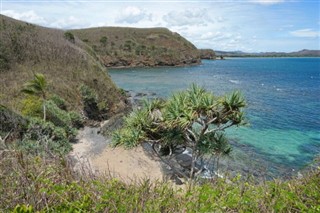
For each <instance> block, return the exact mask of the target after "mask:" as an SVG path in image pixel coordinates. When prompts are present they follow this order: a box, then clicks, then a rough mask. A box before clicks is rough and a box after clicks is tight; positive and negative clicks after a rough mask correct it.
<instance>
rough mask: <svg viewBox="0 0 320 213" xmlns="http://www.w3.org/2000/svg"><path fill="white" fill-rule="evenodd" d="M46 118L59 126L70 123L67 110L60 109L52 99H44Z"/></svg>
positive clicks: (65, 125)
mask: <svg viewBox="0 0 320 213" xmlns="http://www.w3.org/2000/svg"><path fill="white" fill-rule="evenodd" d="M45 105H46V108H47V120H48V121H51V122H52V123H53V124H54V125H56V126H60V127H68V126H71V125H72V122H71V119H70V116H69V114H68V112H67V111H64V110H62V109H60V108H59V107H58V106H57V105H56V104H55V103H54V102H53V101H52V100H49V101H46V103H45Z"/></svg>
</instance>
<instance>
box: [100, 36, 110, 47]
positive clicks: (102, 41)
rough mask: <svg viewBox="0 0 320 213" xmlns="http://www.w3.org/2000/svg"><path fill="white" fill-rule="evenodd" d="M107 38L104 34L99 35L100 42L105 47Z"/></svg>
mask: <svg viewBox="0 0 320 213" xmlns="http://www.w3.org/2000/svg"><path fill="white" fill-rule="evenodd" d="M107 42H108V38H107V37H106V36H103V37H101V39H100V43H101V44H102V45H103V46H104V47H105V46H106V45H107Z"/></svg>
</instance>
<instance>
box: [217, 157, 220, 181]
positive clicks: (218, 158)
mask: <svg viewBox="0 0 320 213" xmlns="http://www.w3.org/2000/svg"><path fill="white" fill-rule="evenodd" d="M219 160H220V155H218V157H217V176H219Z"/></svg>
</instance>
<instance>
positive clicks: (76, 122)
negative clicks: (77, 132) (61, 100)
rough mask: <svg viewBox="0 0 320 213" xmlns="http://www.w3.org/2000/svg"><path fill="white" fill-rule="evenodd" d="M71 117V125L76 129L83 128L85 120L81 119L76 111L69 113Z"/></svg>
mask: <svg viewBox="0 0 320 213" xmlns="http://www.w3.org/2000/svg"><path fill="white" fill-rule="evenodd" d="M69 117H70V120H71V124H72V126H73V127H74V128H77V129H78V128H81V127H83V120H82V118H81V116H80V115H79V113H77V112H75V111H71V112H69Z"/></svg>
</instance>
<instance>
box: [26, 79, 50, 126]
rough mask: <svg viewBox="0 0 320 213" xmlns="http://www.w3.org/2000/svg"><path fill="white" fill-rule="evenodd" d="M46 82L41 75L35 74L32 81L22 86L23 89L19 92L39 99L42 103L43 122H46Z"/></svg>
mask: <svg viewBox="0 0 320 213" xmlns="http://www.w3.org/2000/svg"><path fill="white" fill-rule="evenodd" d="M46 89H47V81H46V79H45V77H44V75H43V74H41V73H36V74H35V75H34V79H33V80H30V81H29V82H27V83H26V84H24V88H23V89H22V90H21V91H22V92H23V93H26V94H28V95H36V96H39V97H41V99H42V102H43V120H44V121H46V104H45V101H46V99H47V95H46Z"/></svg>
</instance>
